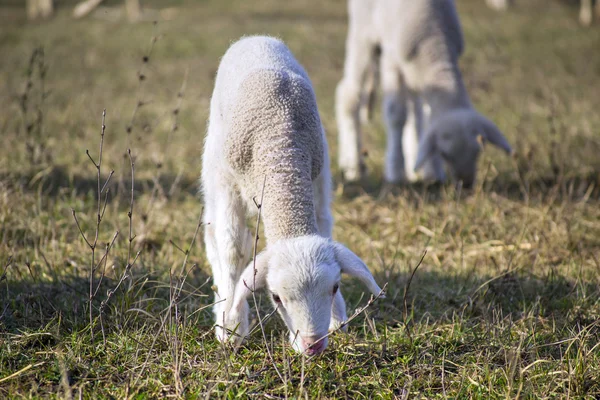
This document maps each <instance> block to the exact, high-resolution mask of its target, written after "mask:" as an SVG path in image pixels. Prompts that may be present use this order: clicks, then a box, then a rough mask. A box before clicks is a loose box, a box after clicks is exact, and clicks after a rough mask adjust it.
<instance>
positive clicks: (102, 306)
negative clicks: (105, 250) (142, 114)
mask: <svg viewBox="0 0 600 400" xmlns="http://www.w3.org/2000/svg"><path fill="white" fill-rule="evenodd" d="M127 154H128V155H129V163H130V166H131V197H130V199H129V211H128V212H127V217H128V219H129V237H128V240H127V241H128V246H127V264H126V265H125V269H124V270H123V274H122V275H121V278H120V279H119V281H118V282H117V285H116V286H115V287H114V289H110V290H109V291H108V292H107V294H106V299H104V300H103V301H102V303H101V304H100V313H99V317H100V327H101V329H102V338H103V339H104V342H105V343H106V337H105V335H104V324H103V321H102V313H103V312H104V309H105V308H106V306H107V305H108V302H109V301H110V299H111V298H112V296H113V294H114V293H115V292H116V291H117V290H118V289H119V288H120V287H121V285H122V284H123V282H124V281H125V280H127V279H131V275H130V273H131V268H133V266H134V265H135V263H136V262H137V259H138V257H139V256H140V253H141V252H142V251H141V250H139V251H138V252H137V253H136V255H135V257H134V258H133V260H132V259H131V254H132V251H133V240H134V239H135V237H136V235H134V234H133V208H134V207H133V206H134V189H135V163H134V162H133V158H132V157H131V149H127ZM98 287H100V285H98Z"/></svg>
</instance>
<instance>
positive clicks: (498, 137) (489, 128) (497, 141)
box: [481, 118, 512, 154]
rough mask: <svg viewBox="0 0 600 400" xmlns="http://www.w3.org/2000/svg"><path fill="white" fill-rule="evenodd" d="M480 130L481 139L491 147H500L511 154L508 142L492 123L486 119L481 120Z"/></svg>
mask: <svg viewBox="0 0 600 400" xmlns="http://www.w3.org/2000/svg"><path fill="white" fill-rule="evenodd" d="M481 128H482V130H483V138H484V139H485V140H486V141H488V142H490V143H491V144H493V145H496V146H498V147H500V148H501V149H502V150H504V151H506V153H508V154H511V153H512V149H511V147H510V144H508V140H506V138H505V137H504V135H503V134H502V132H500V129H498V127H497V126H496V125H494V123H493V122H492V121H490V120H488V119H487V118H481Z"/></svg>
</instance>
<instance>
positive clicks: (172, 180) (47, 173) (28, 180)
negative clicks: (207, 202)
mask: <svg viewBox="0 0 600 400" xmlns="http://www.w3.org/2000/svg"><path fill="white" fill-rule="evenodd" d="M198 176H199V175H198ZM107 179H108V175H104V176H101V177H100V180H101V183H102V184H104V182H106V180H107ZM0 182H5V183H7V184H8V186H9V188H10V187H13V188H14V187H18V188H21V189H22V190H25V191H30V192H40V193H42V194H43V195H45V196H51V197H57V196H59V195H61V194H64V193H72V192H75V195H77V196H82V195H87V194H89V193H96V192H97V191H98V180H97V177H96V176H94V175H93V174H89V175H88V176H82V175H79V174H70V173H69V171H68V170H67V169H66V168H65V167H62V166H50V167H48V168H45V169H43V170H34V171H30V172H26V173H0ZM107 187H108V188H109V189H110V192H111V193H118V194H124V193H127V194H129V193H131V180H130V175H129V174H127V175H126V177H125V178H122V179H120V178H117V177H116V176H114V175H113V176H112V177H111V179H110V181H109V183H108V186H107ZM198 189H199V183H198V180H195V179H189V178H187V177H185V176H183V175H180V176H176V175H173V174H172V173H169V172H166V171H163V172H161V173H160V174H157V177H156V178H153V179H139V178H137V177H136V179H135V192H136V195H139V194H141V193H148V192H152V191H154V190H158V191H159V192H161V193H162V194H165V195H167V196H169V197H177V195H178V194H181V193H185V194H189V195H192V196H198V193H199V190H198ZM115 197H116V196H109V198H108V201H109V202H110V201H112V200H114V198H115Z"/></svg>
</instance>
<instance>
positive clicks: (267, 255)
mask: <svg viewBox="0 0 600 400" xmlns="http://www.w3.org/2000/svg"><path fill="white" fill-rule="evenodd" d="M342 273H347V274H349V275H352V276H355V277H357V278H358V279H360V280H361V281H362V282H363V283H365V285H366V286H367V287H368V288H369V290H370V291H371V292H372V293H373V294H379V293H380V291H381V289H380V288H379V286H378V285H377V283H376V282H375V279H374V278H373V276H372V275H371V273H370V272H369V270H368V268H367V266H366V265H365V264H364V263H363V262H362V261H361V260H360V258H358V257H357V256H356V255H355V254H354V253H352V252H351V251H350V250H348V249H347V248H346V247H344V246H343V245H341V244H339V243H336V242H334V241H332V240H331V239H327V238H323V237H320V236H303V237H298V238H292V239H284V240H280V241H278V242H276V243H273V244H271V245H269V247H268V248H267V249H266V250H265V251H263V252H261V253H260V254H259V255H258V256H257V258H256V262H255V263H254V262H251V263H250V264H249V265H248V267H246V269H245V270H244V272H243V273H242V276H241V277H240V281H239V282H238V284H237V286H236V289H235V298H234V302H233V307H232V311H233V312H234V313H235V312H236V311H235V310H237V309H238V308H239V307H243V305H244V303H245V299H246V297H247V296H249V295H250V294H251V293H252V290H255V289H260V288H262V287H265V288H266V290H267V291H268V292H269V296H270V297H271V300H272V302H273V304H274V306H275V307H276V308H277V311H278V312H279V314H280V315H281V318H282V319H283V321H284V322H285V324H286V325H287V327H288V329H289V331H290V333H289V336H290V342H291V343H292V346H293V347H294V349H295V350H296V351H298V352H305V353H307V354H309V355H313V354H317V353H320V352H321V351H323V350H324V349H325V348H326V347H327V338H326V337H325V338H324V339H322V338H323V337H324V336H325V335H327V333H328V329H329V326H330V322H331V308H332V303H333V299H334V297H335V295H336V292H337V291H338V289H339V285H340V279H341V274H342ZM320 339H322V340H320Z"/></svg>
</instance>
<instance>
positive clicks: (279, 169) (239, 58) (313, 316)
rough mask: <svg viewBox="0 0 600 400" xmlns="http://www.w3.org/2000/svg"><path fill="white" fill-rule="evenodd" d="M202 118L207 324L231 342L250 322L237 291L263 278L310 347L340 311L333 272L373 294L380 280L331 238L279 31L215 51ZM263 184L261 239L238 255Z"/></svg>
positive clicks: (301, 91)
mask: <svg viewBox="0 0 600 400" xmlns="http://www.w3.org/2000/svg"><path fill="white" fill-rule="evenodd" d="M209 118H210V119H209V125H208V133H207V136H206V140H205V147H204V155H203V165H202V177H201V181H202V189H203V194H204V198H205V209H204V217H203V220H204V224H205V234H204V240H205V244H206V252H207V257H208V260H209V262H210V264H211V266H212V272H213V277H214V284H215V286H216V289H215V290H216V293H215V303H216V304H215V306H214V313H215V317H216V327H215V331H216V336H217V338H218V339H219V340H220V341H227V340H229V339H232V340H233V341H234V342H235V343H239V342H240V341H241V340H242V339H243V338H244V337H245V336H246V335H247V334H248V331H249V327H248V325H249V323H248V308H249V306H248V302H247V297H248V296H249V295H250V294H252V292H253V291H254V290H258V289H261V288H266V289H267V291H268V292H269V293H270V297H271V300H272V302H273V304H274V306H275V307H276V309H277V311H278V312H279V314H280V315H281V317H282V319H283V320H284V322H285V324H286V325H287V327H288V329H289V338H290V342H291V343H292V346H293V348H294V349H295V350H296V351H298V352H304V353H306V354H309V355H313V354H317V353H320V352H322V351H323V350H324V349H325V347H326V346H327V338H326V337H325V338H324V336H326V335H327V333H328V330H332V329H337V328H339V327H341V326H343V325H344V321H346V319H347V315H346V306H345V302H344V298H343V297H342V294H341V292H340V290H339V287H340V274H341V273H342V272H343V273H347V274H349V275H352V276H355V277H357V278H358V279H359V280H361V281H362V282H363V283H364V284H365V285H366V286H367V288H368V289H369V290H370V291H371V292H372V293H374V294H380V292H381V289H380V287H379V286H378V285H377V283H376V282H375V279H374V278H373V276H372V275H371V273H370V272H369V270H368V268H367V266H366V265H365V263H364V262H363V261H362V260H361V259H360V258H359V257H358V256H356V255H355V254H354V253H353V252H352V251H350V250H349V249H348V248H346V247H344V246H343V245H342V244H340V243H337V242H335V241H333V240H332V239H331V231H332V216H331V212H330V209H329V207H330V196H331V193H330V192H331V182H330V179H331V177H330V171H329V158H328V152H327V141H326V137H325V132H324V130H323V126H322V124H321V120H320V116H319V112H318V109H317V103H316V99H315V95H314V92H313V89H312V84H311V82H310V79H309V78H308V76H307V74H306V72H305V71H304V69H303V68H302V67H301V66H300V64H299V63H298V62H297V61H296V59H295V58H294V56H293V55H292V53H291V52H290V50H289V49H288V48H287V47H286V45H285V44H284V43H283V42H281V41H280V40H278V39H275V38H271V37H265V36H251V37H246V38H243V39H241V40H239V41H238V42H236V43H234V44H233V45H232V46H231V47H230V48H229V49H228V50H227V52H226V53H225V55H224V56H223V59H222V60H221V63H220V66H219V69H218V71H217V77H216V82H215V88H214V91H213V95H212V99H211V103H210V116H209ZM263 190H264V192H263ZM261 193H264V197H263V200H262V204H261V217H262V220H263V222H264V224H263V227H264V232H265V236H266V242H267V243H266V248H265V249H264V250H263V251H262V252H260V253H259V254H258V255H257V256H256V258H255V260H254V261H253V262H250V263H248V261H249V256H250V255H251V251H252V235H251V233H250V231H249V229H248V227H247V226H246V224H245V218H246V216H249V215H252V214H255V213H256V211H257V207H256V204H255V201H260V199H261V197H262V196H263V195H261ZM246 265H247V266H246ZM244 267H245V268H244Z"/></svg>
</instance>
